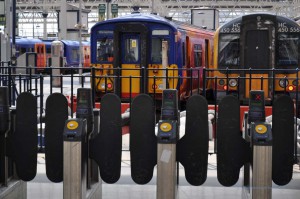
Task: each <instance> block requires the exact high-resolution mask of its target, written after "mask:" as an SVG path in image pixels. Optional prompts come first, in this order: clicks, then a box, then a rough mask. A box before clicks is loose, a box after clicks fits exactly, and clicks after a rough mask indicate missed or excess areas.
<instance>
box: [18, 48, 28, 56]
mask: <svg viewBox="0 0 300 199" xmlns="http://www.w3.org/2000/svg"><path fill="white" fill-rule="evenodd" d="M26 51H27V49H26V48H19V55H22V54H24V53H26Z"/></svg>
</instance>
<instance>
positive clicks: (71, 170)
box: [63, 118, 87, 199]
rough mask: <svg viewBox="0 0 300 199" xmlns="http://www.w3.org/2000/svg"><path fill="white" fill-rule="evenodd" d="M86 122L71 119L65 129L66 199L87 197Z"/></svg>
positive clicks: (64, 194) (64, 189)
mask: <svg viewBox="0 0 300 199" xmlns="http://www.w3.org/2000/svg"><path fill="white" fill-rule="evenodd" d="M86 128H87V125H86V120H85V119H81V118H76V119H69V120H67V121H66V124H65V129H64V134H63V138H64V153H63V154H64V177H63V182H64V184H63V196H64V199H82V198H85V197H86V178H87V176H86V175H87V174H86V173H87V172H86V169H87V168H86V167H87V166H86V164H87V157H86V154H87V153H86V142H87V137H86V134H87V132H86V131H87V130H86Z"/></svg>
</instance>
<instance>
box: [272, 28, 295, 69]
mask: <svg viewBox="0 0 300 199" xmlns="http://www.w3.org/2000/svg"><path fill="white" fill-rule="evenodd" d="M277 41H278V45H277V46H278V47H277V51H278V52H277V68H286V67H287V66H294V68H296V67H298V63H299V55H298V49H299V48H298V47H299V36H298V35H297V34H288V33H281V34H278V40H277Z"/></svg>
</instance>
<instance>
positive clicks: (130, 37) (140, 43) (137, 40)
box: [114, 23, 148, 99]
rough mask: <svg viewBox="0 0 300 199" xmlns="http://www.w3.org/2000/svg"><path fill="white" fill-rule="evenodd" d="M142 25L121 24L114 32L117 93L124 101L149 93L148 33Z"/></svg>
mask: <svg viewBox="0 0 300 199" xmlns="http://www.w3.org/2000/svg"><path fill="white" fill-rule="evenodd" d="M146 29H147V28H146V27H145V26H144V25H142V24H126V23H125V24H120V25H117V26H116V29H115V31H114V49H115V50H114V57H115V59H114V68H120V69H121V70H116V71H115V74H116V76H117V77H116V79H115V82H116V84H115V91H116V93H117V94H118V95H119V96H120V97H121V98H123V99H126V98H130V97H135V96H136V95H138V94H139V93H147V90H146V88H147V78H146V77H147V68H146V67H147V66H148V64H147V53H146V52H147V49H148V41H147V38H146V36H147V31H146Z"/></svg>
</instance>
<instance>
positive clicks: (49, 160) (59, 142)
mask: <svg viewBox="0 0 300 199" xmlns="http://www.w3.org/2000/svg"><path fill="white" fill-rule="evenodd" d="M67 119H68V101H67V98H66V97H65V96H64V95H63V94H61V93H53V94H51V95H50V96H49V97H48V98H47V100H46V118H45V159H46V175H47V177H48V179H49V180H50V181H52V182H61V181H63V132H64V127H65V122H66V120H67Z"/></svg>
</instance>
